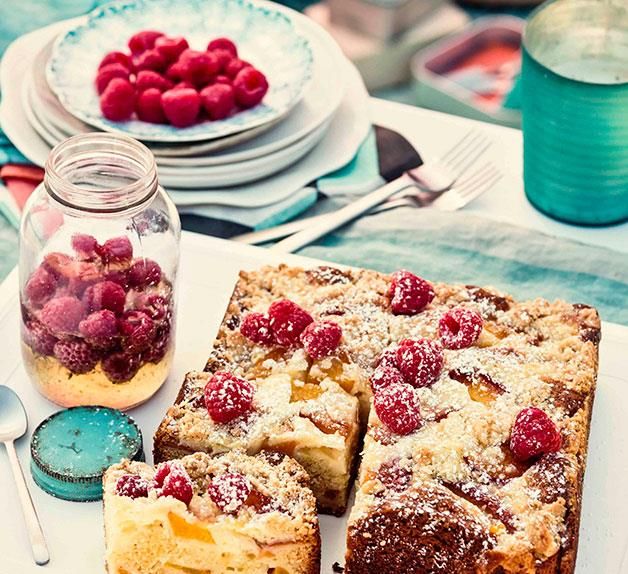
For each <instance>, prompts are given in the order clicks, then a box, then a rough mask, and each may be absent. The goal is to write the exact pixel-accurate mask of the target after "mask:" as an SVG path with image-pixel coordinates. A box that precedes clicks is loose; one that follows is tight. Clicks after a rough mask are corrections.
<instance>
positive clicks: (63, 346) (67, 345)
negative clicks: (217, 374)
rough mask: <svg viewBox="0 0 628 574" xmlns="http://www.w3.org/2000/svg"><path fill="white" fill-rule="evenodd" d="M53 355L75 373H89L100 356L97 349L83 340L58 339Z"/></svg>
mask: <svg viewBox="0 0 628 574" xmlns="http://www.w3.org/2000/svg"><path fill="white" fill-rule="evenodd" d="M54 354H55V357H57V359H58V360H59V362H60V363H61V364H62V365H63V366H64V367H65V368H66V369H68V370H69V371H70V372H72V373H74V374H75V375H81V374H83V373H89V372H90V371H91V370H92V369H93V368H94V367H95V366H96V363H97V362H98V359H99V358H100V356H99V354H98V352H97V351H95V350H94V349H92V348H91V347H90V346H89V345H88V344H87V343H86V342H85V341H81V340H78V339H77V340H73V341H58V342H57V343H56V344H55V348H54Z"/></svg>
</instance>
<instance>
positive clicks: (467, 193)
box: [459, 170, 502, 199]
mask: <svg viewBox="0 0 628 574" xmlns="http://www.w3.org/2000/svg"><path fill="white" fill-rule="evenodd" d="M501 178H502V174H501V173H499V171H497V170H492V171H490V172H488V173H487V174H486V176H485V177H484V179H483V180H482V181H481V182H478V183H477V184H476V185H474V186H469V187H466V188H465V189H463V190H461V191H460V193H459V195H460V197H462V198H465V199H466V198H468V197H471V196H473V194H474V193H475V192H476V190H477V189H481V188H482V187H483V186H486V185H494V184H495V183H497V181H499V180H500V179H501ZM493 180H495V182H493Z"/></svg>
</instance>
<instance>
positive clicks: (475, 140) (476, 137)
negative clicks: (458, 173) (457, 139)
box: [444, 130, 484, 169]
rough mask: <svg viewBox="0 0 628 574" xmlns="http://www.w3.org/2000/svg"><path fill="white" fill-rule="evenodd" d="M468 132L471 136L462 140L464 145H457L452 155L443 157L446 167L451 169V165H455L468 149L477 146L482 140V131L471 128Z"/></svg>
mask: <svg viewBox="0 0 628 574" xmlns="http://www.w3.org/2000/svg"><path fill="white" fill-rule="evenodd" d="M470 133H471V137H470V138H468V139H466V140H464V145H463V146H461V147H459V148H458V149H457V150H456V153H455V154H454V155H453V156H449V157H447V158H446V159H445V162H444V163H445V164H446V167H449V168H450V169H451V166H453V165H456V163H458V162H459V160H460V159H461V157H464V155H465V154H467V153H468V152H469V150H473V148H475V147H477V146H478V145H479V144H480V143H481V142H482V141H483V140H484V135H483V134H482V132H479V131H477V130H473V131H472V132H470Z"/></svg>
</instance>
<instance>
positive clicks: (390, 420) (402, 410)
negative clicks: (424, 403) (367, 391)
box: [373, 384, 421, 435]
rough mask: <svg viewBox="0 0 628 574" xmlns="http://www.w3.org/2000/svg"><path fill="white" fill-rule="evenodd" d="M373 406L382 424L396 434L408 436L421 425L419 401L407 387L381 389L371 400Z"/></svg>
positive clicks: (394, 385) (396, 385) (410, 388)
mask: <svg viewBox="0 0 628 574" xmlns="http://www.w3.org/2000/svg"><path fill="white" fill-rule="evenodd" d="M373 406H374V407H375V412H376V413H377V416H378V417H379V419H380V420H381V421H382V423H384V425H386V427H388V429H390V430H391V431H392V432H394V433H396V434H400V435H406V434H410V433H411V432H412V431H414V430H415V429H417V428H418V427H419V426H420V425H421V413H420V411H419V401H418V400H417V398H416V395H415V394H414V390H413V389H412V387H409V386H408V385H399V384H393V385H390V386H388V387H385V388H383V389H381V390H380V391H379V392H378V393H376V394H375V397H374V398H373Z"/></svg>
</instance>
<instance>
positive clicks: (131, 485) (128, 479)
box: [116, 474, 148, 498]
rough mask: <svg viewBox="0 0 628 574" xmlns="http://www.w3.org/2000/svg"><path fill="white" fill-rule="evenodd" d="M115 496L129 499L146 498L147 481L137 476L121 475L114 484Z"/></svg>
mask: <svg viewBox="0 0 628 574" xmlns="http://www.w3.org/2000/svg"><path fill="white" fill-rule="evenodd" d="M116 494H117V495H118V496H128V497H129V498H146V497H147V496H148V481H147V480H146V479H145V478H142V477H141V476H138V475H137V474H123V475H122V476H121V477H120V478H119V479H118V482H116Z"/></svg>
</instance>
